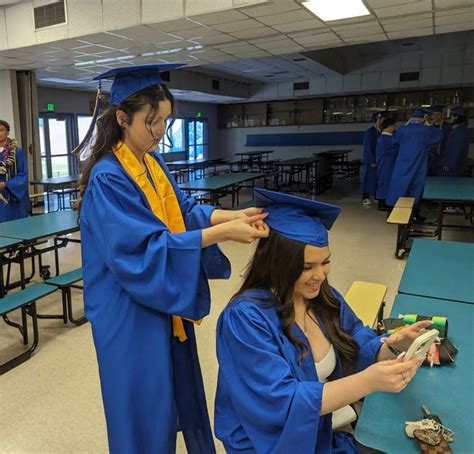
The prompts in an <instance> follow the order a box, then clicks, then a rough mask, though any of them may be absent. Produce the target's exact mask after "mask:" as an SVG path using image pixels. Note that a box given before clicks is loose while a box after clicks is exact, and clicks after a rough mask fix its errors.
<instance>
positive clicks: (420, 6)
mask: <svg viewBox="0 0 474 454" xmlns="http://www.w3.org/2000/svg"><path fill="white" fill-rule="evenodd" d="M425 11H431V0H421V1H417V2H414V3H413V2H412V3H409V4H407V5H403V6H402V7H400V6H390V7H387V8H379V9H375V14H376V16H377V17H393V16H409V15H410V14H415V13H422V12H425Z"/></svg>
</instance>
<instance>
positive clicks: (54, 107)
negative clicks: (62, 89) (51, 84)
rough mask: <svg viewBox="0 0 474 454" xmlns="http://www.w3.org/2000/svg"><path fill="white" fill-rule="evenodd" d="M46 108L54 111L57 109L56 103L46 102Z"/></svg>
mask: <svg viewBox="0 0 474 454" xmlns="http://www.w3.org/2000/svg"><path fill="white" fill-rule="evenodd" d="M46 109H47V111H48V112H54V111H55V110H56V104H54V103H52V102H49V103H48V104H46Z"/></svg>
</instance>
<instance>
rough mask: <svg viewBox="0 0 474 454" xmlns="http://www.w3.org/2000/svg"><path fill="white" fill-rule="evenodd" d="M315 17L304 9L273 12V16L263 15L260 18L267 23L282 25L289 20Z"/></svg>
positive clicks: (295, 20) (294, 20)
mask: <svg viewBox="0 0 474 454" xmlns="http://www.w3.org/2000/svg"><path fill="white" fill-rule="evenodd" d="M308 19H315V17H314V16H313V15H312V14H311V13H309V12H306V11H303V10H302V9H299V10H296V11H290V12H288V13H279V14H272V15H271V16H262V17H259V18H258V20H259V21H260V22H263V23H264V24H267V25H280V24H287V23H289V22H297V21H302V20H308Z"/></svg>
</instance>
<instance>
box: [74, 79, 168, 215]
mask: <svg viewBox="0 0 474 454" xmlns="http://www.w3.org/2000/svg"><path fill="white" fill-rule="evenodd" d="M160 101H169V102H170V103H171V121H170V122H169V123H168V125H167V128H166V135H167V137H168V140H169V142H170V143H171V137H170V130H171V127H172V126H173V122H174V116H175V114H176V105H175V101H174V98H173V95H172V94H171V92H170V91H169V90H168V88H167V87H166V85H162V84H157V85H152V86H150V87H147V88H144V89H143V90H140V91H139V92H137V93H134V94H133V95H131V96H129V97H128V98H127V99H125V100H124V101H123V102H122V103H121V104H120V105H118V106H109V107H107V108H106V109H105V110H104V112H103V113H102V114H101V115H100V116H99V118H98V119H97V123H96V134H95V135H93V136H91V138H90V142H92V143H87V142H85V143H82V144H81V145H80V146H79V147H78V148H77V149H76V152H77V153H79V154H80V153H81V150H83V149H84V148H85V147H87V146H90V147H91V150H92V152H91V155H90V158H89V160H88V162H87V165H86V167H85V168H84V170H83V172H82V178H81V181H80V182H79V190H80V200H82V197H83V196H84V193H85V191H86V189H87V185H88V184H89V177H90V173H91V170H92V167H94V165H95V163H96V162H97V161H99V160H100V159H101V158H102V157H103V156H105V155H106V154H107V153H110V152H111V151H112V149H113V147H114V145H116V144H117V143H118V142H119V141H120V140H121V139H122V138H123V129H122V127H121V126H120V125H119V124H118V123H117V118H116V114H117V111H118V110H121V111H123V112H124V113H125V114H126V118H127V123H128V124H130V123H132V121H133V117H134V115H135V114H136V113H137V112H139V111H141V110H142V109H144V108H145V107H146V106H148V105H149V106H150V107H151V112H150V115H149V116H150V117H151V118H152V117H153V116H154V115H155V113H156V111H157V109H158V105H159V103H160ZM148 131H149V133H150V135H151V136H153V133H152V131H151V128H150V127H148ZM78 209H79V211H80V201H79V203H78Z"/></svg>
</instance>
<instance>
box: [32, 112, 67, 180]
mask: <svg viewBox="0 0 474 454" xmlns="http://www.w3.org/2000/svg"><path fill="white" fill-rule="evenodd" d="M73 122H74V116H73V115H70V114H42V115H41V116H40V118H39V129H40V144H41V164H42V165H41V167H42V171H43V178H51V177H64V176H67V175H71V174H74V172H75V158H74V157H73V156H71V154H70V151H71V150H72V148H73V134H74V130H75V129H74V127H73V126H74V123H73Z"/></svg>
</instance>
